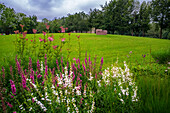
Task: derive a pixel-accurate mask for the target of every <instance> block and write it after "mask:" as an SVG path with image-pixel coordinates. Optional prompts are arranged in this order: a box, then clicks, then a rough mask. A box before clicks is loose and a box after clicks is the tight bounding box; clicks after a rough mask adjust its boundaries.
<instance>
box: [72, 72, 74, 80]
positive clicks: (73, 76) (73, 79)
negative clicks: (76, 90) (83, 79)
mask: <svg viewBox="0 0 170 113" xmlns="http://www.w3.org/2000/svg"><path fill="white" fill-rule="evenodd" d="M74 78H75V75H74V73H73V78H72V81H74Z"/></svg>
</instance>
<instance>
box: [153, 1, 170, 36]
mask: <svg viewBox="0 0 170 113" xmlns="http://www.w3.org/2000/svg"><path fill="white" fill-rule="evenodd" d="M151 6H152V19H153V21H154V22H156V23H157V25H158V26H159V27H160V38H162V30H163V29H166V28H170V22H169V20H170V14H169V11H170V8H169V6H170V1H169V0H152V4H151Z"/></svg>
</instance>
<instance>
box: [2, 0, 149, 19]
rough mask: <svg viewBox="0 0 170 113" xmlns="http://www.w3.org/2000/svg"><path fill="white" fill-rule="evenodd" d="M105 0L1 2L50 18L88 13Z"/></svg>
mask: <svg viewBox="0 0 170 113" xmlns="http://www.w3.org/2000/svg"><path fill="white" fill-rule="evenodd" d="M106 1H107V2H109V1H110V0H1V3H4V4H5V5H6V6H7V7H11V8H14V10H15V11H16V12H17V13H18V12H21V13H25V14H26V15H36V16H37V17H38V19H39V20H42V19H43V18H47V19H50V20H52V19H53V18H54V17H62V16H67V14H69V13H70V14H74V13H76V12H81V11H84V12H85V13H88V12H89V10H90V8H91V9H94V8H100V5H104V4H105V2H106ZM140 1H143V0H140ZM148 1H149V0H148Z"/></svg>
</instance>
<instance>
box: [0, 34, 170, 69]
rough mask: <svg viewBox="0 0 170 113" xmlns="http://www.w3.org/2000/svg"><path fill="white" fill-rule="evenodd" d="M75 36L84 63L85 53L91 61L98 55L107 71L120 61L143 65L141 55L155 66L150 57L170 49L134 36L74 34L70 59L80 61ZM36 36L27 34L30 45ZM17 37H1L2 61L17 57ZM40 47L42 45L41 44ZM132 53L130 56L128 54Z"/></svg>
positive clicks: (162, 43) (162, 42) (160, 42)
mask: <svg viewBox="0 0 170 113" xmlns="http://www.w3.org/2000/svg"><path fill="white" fill-rule="evenodd" d="M60 35H61V34H59V33H58V34H57V33H56V34H54V38H55V40H54V42H53V43H54V45H55V44H58V45H59V44H60V43H59V42H60V39H59V36H60ZM76 35H80V44H81V56H82V58H81V60H82V59H84V58H85V53H86V51H87V54H89V55H91V57H92V58H94V57H95V55H97V58H98V59H101V57H103V58H104V67H108V66H110V65H111V64H113V63H115V61H116V60H117V58H118V59H119V60H120V61H121V62H122V61H131V63H140V64H142V63H143V62H144V58H143V56H142V55H146V57H145V61H147V62H150V59H151V62H154V61H153V60H154V59H153V58H152V57H151V55H150V53H152V52H153V53H154V52H157V51H162V50H166V49H169V48H170V46H169V45H170V41H169V40H161V39H155V38H143V37H132V36H121V35H109V34H108V35H106V36H105V35H96V34H86V33H81V34H80V33H79V34H78V33H72V34H71V51H72V52H71V55H70V56H71V59H72V58H74V57H75V58H77V57H78V51H79V50H78V43H77V38H76ZM33 37H34V35H33V34H28V35H27V38H28V42H29V43H31V40H32V39H33ZM39 37H42V38H43V35H42V34H36V39H37V41H39V39H38V38H39ZM65 38H66V41H68V35H67V34H65ZM14 41H15V34H13V35H9V36H2V35H1V38H0V43H1V44H0V53H1V55H0V61H1V62H2V61H3V60H4V58H6V57H8V56H11V55H13V53H14V43H13V42H14ZM38 44H39V43H38ZM67 48H68V46H67V43H66V44H65V46H64V49H63V51H62V54H67V50H66V49H67ZM130 51H132V53H131V54H129V52H130Z"/></svg>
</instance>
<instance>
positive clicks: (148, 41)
mask: <svg viewBox="0 0 170 113" xmlns="http://www.w3.org/2000/svg"><path fill="white" fill-rule="evenodd" d="M51 35H52V34H48V36H51ZM53 35H54V41H51V42H48V44H50V45H51V46H52V45H57V46H58V45H59V46H61V44H63V43H64V46H63V48H62V50H61V53H60V54H61V56H63V57H64V59H66V58H67V55H68V49H70V51H71V53H70V57H69V58H68V60H69V61H70V62H71V63H73V64H71V66H72V68H71V69H70V70H71V71H73V75H70V74H69V76H71V77H73V79H72V80H71V82H70V84H72V87H69V86H67V85H66V88H65V87H64V85H62V84H64V83H66V82H65V81H66V78H67V77H66V75H67V73H64V72H65V71H67V69H68V70H69V68H68V66H67V69H65V68H64V66H63V65H60V66H61V67H60V66H57V67H56V68H58V69H59V68H62V70H60V69H59V70H60V71H59V70H58V71H56V72H55V74H56V77H57V78H56V79H54V78H55V77H54V76H55V75H54V72H52V71H51V69H52V68H51V67H50V66H49V67H50V68H51V69H50V68H49V69H48V67H47V65H46V64H45V67H44V68H43V69H42V70H44V71H40V69H39V68H40V66H38V65H39V62H38V61H37V68H35V69H31V70H30V71H29V69H28V72H27V71H23V72H22V71H21V72H19V71H18V73H17V69H18V70H24V69H22V68H19V67H20V65H19V63H20V61H18V60H16V62H17V63H16V65H15V64H14V65H13V66H15V67H13V68H16V70H15V71H14V72H15V74H14V75H13V76H14V77H13V76H12V77H11V76H10V75H7V76H8V77H9V78H10V79H12V78H13V79H12V80H13V81H14V83H16V84H15V86H16V89H17V91H15V90H12V91H10V89H11V88H12V85H11V86H10V84H13V83H12V82H11V81H10V84H9V78H7V79H6V80H5V79H3V76H4V71H3V68H2V71H1V73H0V75H2V77H1V79H2V80H1V82H2V84H3V82H4V85H2V86H3V87H4V88H5V87H8V88H7V89H8V91H4V92H3V94H2V95H5V96H4V99H2V100H1V101H2V105H1V106H2V107H3V106H5V104H3V101H8V102H10V103H11V104H13V106H15V105H14V104H16V106H15V107H11V106H10V104H9V103H8V102H6V108H5V107H3V110H4V109H5V110H6V111H7V112H9V111H16V112H20V111H22V112H23V111H24V110H26V111H27V110H28V111H31V110H32V109H33V111H32V112H36V111H41V112H56V110H57V112H73V111H76V112H79V111H80V112H81V111H84V112H96V113H97V112H106V111H108V112H126V113H127V112H140V113H141V112H144V113H160V112H162V113H168V112H169V111H170V108H169V105H170V85H169V83H170V82H169V80H170V79H169V77H170V70H169V67H170V64H168V62H170V61H169V56H170V40H164V39H155V38H147V37H146V38H144V37H135V36H123V35H122V36H121V35H111V34H108V35H96V34H88V33H71V35H70V44H69V43H68V42H69V35H68V34H67V33H65V35H64V36H63V34H61V33H55V34H53ZM79 35H80V38H79V39H78V38H77V36H79ZM34 36H35V40H36V45H37V46H40V42H39V38H40V37H41V38H43V37H44V36H43V34H35V35H34V34H27V35H26V39H28V40H27V41H26V44H27V45H28V46H27V48H31V47H32V43H33V42H31V40H33V39H34ZM48 36H47V37H48ZM17 37H19V35H17ZM60 37H62V38H66V39H65V41H64V42H62V43H60V42H61V40H60ZM15 40H16V34H13V35H1V36H0V66H1V67H2V66H4V65H5V64H6V63H7V62H8V61H10V60H11V59H13V60H15V56H16V53H15V44H14V42H15ZM79 44H80V45H79ZM79 47H80V48H79ZM34 51H36V52H38V51H39V49H38V48H36V49H35V50H34ZM79 52H80V53H81V54H80V57H79ZM86 52H87V57H86ZM26 55H27V56H28V57H32V55H33V54H32V53H30V54H26ZM89 55H90V59H91V61H92V62H91V61H90V60H89ZM95 56H97V59H96V62H95V61H94V58H95ZM47 57H48V55H47ZM102 57H103V59H102ZM74 58H75V59H78V58H80V60H78V61H77V60H76V61H74V60H73V59H74ZM160 58H161V59H160ZM84 59H85V60H84ZM87 59H88V61H87V62H88V63H87V62H86V60H87ZM117 59H118V64H117V63H115V62H116V61H117ZM102 60H103V61H102ZM124 61H126V63H125V62H124ZM160 61H161V62H160ZM30 62H31V60H29V64H24V65H29V66H28V68H30V67H32V62H31V63H30ZM75 62H76V63H75ZM78 62H79V63H78ZM162 62H163V63H162ZM59 63H60V62H59ZM74 63H75V65H74ZM93 63H94V68H93V66H92V64H93ZM95 63H96V64H95ZM61 64H62V61H61ZM85 64H86V65H85ZM112 64H113V66H111V65H112ZM9 65H10V63H9ZM11 65H12V64H11ZM42 65H44V64H42ZM67 65H68V64H67ZM80 65H82V67H81V66H80ZM84 65H85V66H84ZM76 66H78V67H77V68H76ZM95 66H96V67H100V66H102V69H101V68H100V69H97V68H96V67H95ZM9 68H10V66H9ZM108 68H109V69H108ZM64 69H65V70H64ZM5 70H9V69H5ZM47 70H48V72H47ZM49 70H50V71H49ZM54 70H55V68H54ZM33 71H35V72H36V74H35V76H37V77H35V79H33V76H34V72H33ZM101 72H102V74H101ZM9 73H10V72H9ZM9 73H8V74H9ZM32 73H33V74H32ZM47 73H48V74H47ZM57 73H58V74H60V75H58V74H57ZM62 73H64V74H63V75H62ZM69 73H70V72H69ZM40 74H41V75H43V76H44V78H43V77H42V76H39V75H40ZM74 74H75V75H74ZM81 74H82V76H81ZM18 75H22V77H17V76H18ZM47 75H48V76H47ZM24 76H25V77H26V78H27V87H20V86H21V83H20V82H19V80H21V81H22V84H23V82H26V80H25V78H24ZM45 76H47V78H46V77H45ZM107 76H110V77H107ZM115 76H116V77H115ZM29 77H30V79H28V78H29ZM53 77H54V78H53ZM124 77H127V78H128V77H129V78H128V80H127V81H128V82H127V81H126V79H127V78H124ZM51 78H52V79H51ZM59 78H60V79H61V78H62V79H63V81H62V80H60V79H59ZM74 78H75V79H74ZM94 78H95V79H94ZM76 79H77V81H76ZM24 80H25V81H24ZM34 80H35V83H34ZM53 80H54V82H53ZM55 80H56V82H55ZM124 80H125V81H126V82H125V81H124ZM42 81H43V82H42ZM44 81H45V82H44ZM68 81H69V80H68ZM108 81H109V82H108ZM41 82H42V83H43V85H40V84H39V83H41ZM61 82H62V83H61ZM52 83H53V84H52ZM55 83H56V84H55ZM19 84H20V85H19ZM29 84H32V85H30V86H29ZM87 84H88V85H87ZM130 84H131V85H130ZM17 85H18V86H17ZM51 85H52V86H53V85H54V86H55V88H50V87H51ZM79 85H80V86H81V88H80V89H81V91H80V89H79ZM42 86H43V87H42ZM63 87H64V88H65V89H63ZM73 87H75V89H74V88H73ZM37 88H38V89H37ZM67 88H68V89H67ZM70 88H71V89H72V88H73V92H74V90H75V96H74V95H70V93H68V92H69V91H70V90H71V89H70ZM28 89H29V90H28ZM47 89H48V90H47ZM54 89H55V90H54ZM137 89H138V90H137ZM18 90H19V91H21V92H18ZM66 90H67V91H68V92H65V91H66ZM86 90H87V93H86V95H87V97H89V98H87V97H86V96H85V94H84V93H85V92H86ZM39 91H40V92H41V93H42V94H44V95H47V92H48V96H43V95H41V93H40V92H39ZM54 91H56V92H57V91H58V93H59V94H58V93H57V95H56V96H55V94H56V93H55V94H53V92H54ZM79 91H80V92H79ZM125 92H126V93H125ZM130 92H131V93H130ZM9 93H11V95H13V96H14V98H10V96H9ZM12 93H13V94H12ZM14 93H16V94H14ZM17 95H20V96H21V97H20V96H17ZM23 95H25V96H23ZM35 96H36V98H35ZM131 96H132V97H131ZM42 97H43V99H44V98H45V100H43V99H42ZM9 98H10V99H9ZM28 98H32V99H33V100H34V102H31V101H28ZM58 98H59V99H58ZM13 99H14V100H15V102H14V100H13ZM38 99H39V100H40V99H41V100H42V101H41V102H42V103H41V105H40V107H39V106H38V104H39V103H40V101H38ZM48 99H49V100H50V99H51V100H56V102H55V101H51V100H50V101H47V100H48ZM62 99H63V100H62ZM64 99H65V100H64ZM71 99H72V103H70V101H71ZM74 99H75V100H74ZM135 99H136V100H135ZM16 100H17V101H16ZM21 100H22V101H23V103H22V101H21ZM57 100H60V101H59V102H58V101H57ZM79 102H80V103H79ZM50 103H52V104H50ZM18 106H19V107H18ZM44 106H45V107H44ZM33 107H35V108H33ZM21 108H22V109H21ZM49 109H50V110H51V111H50V110H49ZM90 109H91V110H90ZM0 112H1V110H0Z"/></svg>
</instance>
